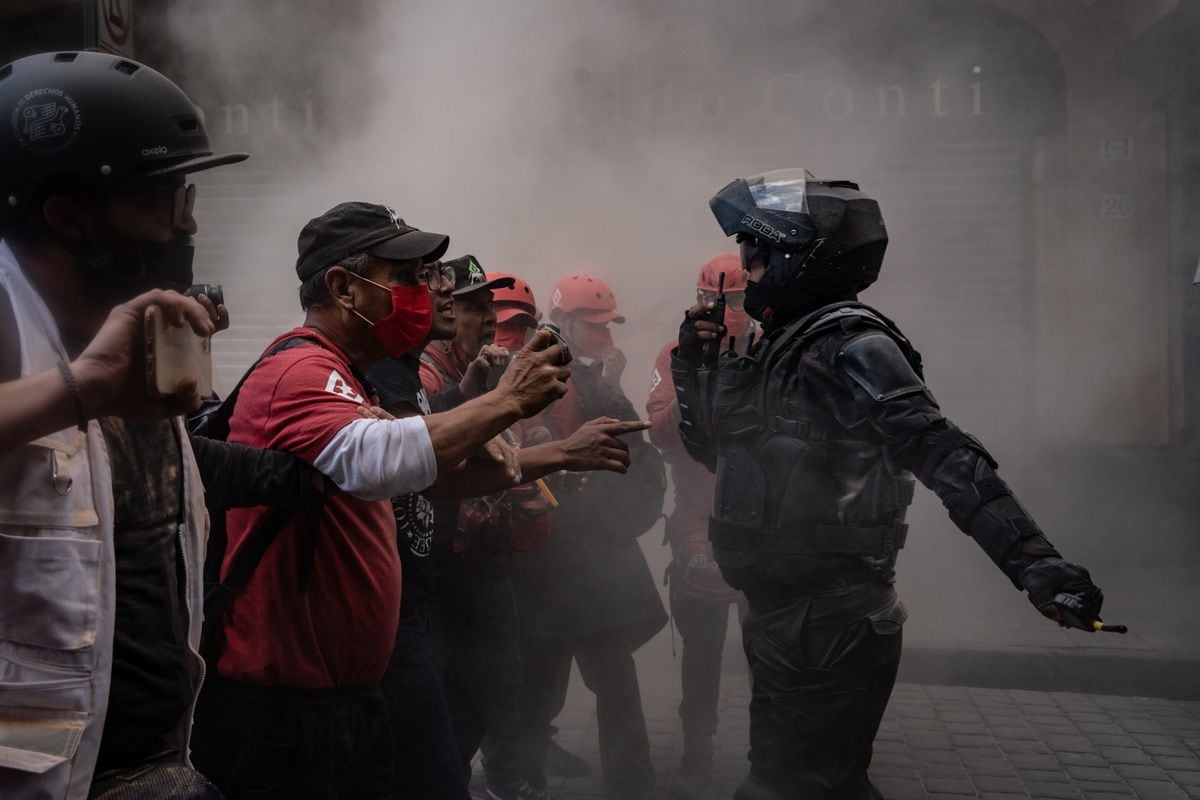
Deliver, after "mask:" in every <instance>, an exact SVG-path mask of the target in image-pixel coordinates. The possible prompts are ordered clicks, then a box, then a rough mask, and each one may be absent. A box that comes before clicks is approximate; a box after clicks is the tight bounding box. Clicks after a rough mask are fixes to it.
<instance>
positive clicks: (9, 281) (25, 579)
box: [0, 241, 208, 800]
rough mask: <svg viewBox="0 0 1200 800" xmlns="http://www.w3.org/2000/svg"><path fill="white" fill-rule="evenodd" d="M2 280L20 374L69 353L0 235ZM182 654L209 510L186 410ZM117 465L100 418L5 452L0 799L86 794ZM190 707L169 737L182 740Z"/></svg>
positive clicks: (198, 589) (97, 718) (105, 644)
mask: <svg viewBox="0 0 1200 800" xmlns="http://www.w3.org/2000/svg"><path fill="white" fill-rule="evenodd" d="M0 286H2V287H3V289H4V291H5V292H6V293H7V294H8V297H9V300H10V302H11V304H12V307H13V312H14V314H15V316H16V323H17V335H18V336H19V339H20V353H21V376H22V377H28V376H30V375H35V374H37V373H40V372H44V371H46V370H50V369H54V368H55V366H56V364H57V363H58V361H59V360H60V359H63V358H66V352H65V350H64V349H63V346H62V342H61V340H60V338H59V334H58V328H57V326H56V325H55V323H54V320H53V318H52V317H51V316H50V312H49V310H48V309H47V308H46V306H45V304H44V303H43V302H42V300H41V298H40V297H39V296H38V294H37V292H36V291H35V290H34V289H33V287H32V286H30V284H29V282H28V281H27V280H26V279H25V276H24V274H23V273H22V271H21V269H20V268H19V267H18V266H17V263H16V261H15V259H14V258H13V255H12V252H11V250H9V248H8V246H7V245H6V244H5V243H4V242H3V241H0ZM176 427H177V432H178V434H179V436H180V440H181V448H180V449H181V451H182V453H183V461H184V463H183V470H182V474H183V481H184V497H185V498H186V502H185V511H184V517H185V519H184V524H183V525H182V526H181V530H180V543H181V551H182V553H183V557H184V563H185V565H186V572H187V587H186V597H187V603H188V613H189V616H190V620H191V623H190V625H189V640H190V642H191V650H192V652H191V653H190V656H191V658H190V664H191V666H192V668H193V676H194V681H195V685H196V687H197V689H198V688H199V684H200V682H201V680H202V678H203V672H204V670H203V663H202V662H201V660H200V656H199V655H198V654H197V652H196V650H197V648H198V647H199V642H200V616H201V611H200V609H201V608H202V604H203V581H202V580H201V578H200V576H201V574H202V572H201V565H202V559H203V557H204V540H205V537H206V535H207V529H208V525H207V523H208V520H207V515H206V512H205V509H204V492H203V488H202V486H201V483H200V475H199V472H198V471H197V469H196V463H195V459H194V457H193V456H192V450H191V446H190V445H189V443H188V438H187V434H186V431H185V430H184V428H183V423H182V420H176ZM114 600H115V584H114V567H113V499H112V476H111V474H110V468H109V461H108V452H107V450H106V448H105V444H104V437H103V435H102V434H101V432H100V427H99V425H98V424H97V423H96V422H95V421H94V420H93V421H92V422H91V423H90V424H89V425H88V430H87V433H86V434H85V433H83V432H82V431H80V430H78V429H77V428H75V427H71V428H66V429H64V430H61V431H58V432H56V433H52V434H50V435H49V436H44V437H42V438H41V439H38V440H36V441H33V442H30V443H29V444H26V445H23V446H21V447H18V448H15V449H13V450H10V451H8V452H4V453H0V798H4V800H62V799H69V800H76V799H78V800H86V797H87V794H88V787H89V784H90V783H91V779H92V771H93V768H94V767H95V764H96V754H97V751H98V749H99V746H100V735H101V732H102V731H103V728H104V714H105V710H106V706H107V703H108V689H109V676H110V673H111V671H112V641H113V614H114V610H113V609H114ZM190 728H191V717H190V714H189V715H188V717H187V718H186V719H184V720H182V721H181V724H180V727H179V729H178V730H177V731H176V741H177V744H178V746H179V747H180V749H181V751H183V752H186V747H187V736H188V733H189V731H190Z"/></svg>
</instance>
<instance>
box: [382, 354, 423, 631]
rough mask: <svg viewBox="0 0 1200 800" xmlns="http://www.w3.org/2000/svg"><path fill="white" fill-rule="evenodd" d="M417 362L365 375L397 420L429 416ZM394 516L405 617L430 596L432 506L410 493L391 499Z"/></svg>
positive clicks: (394, 363)
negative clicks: (402, 572)
mask: <svg viewBox="0 0 1200 800" xmlns="http://www.w3.org/2000/svg"><path fill="white" fill-rule="evenodd" d="M420 366H421V362H420V360H419V359H418V358H417V357H416V356H413V355H405V356H401V357H400V358H385V359H383V360H382V361H379V362H377V363H376V364H375V365H374V366H373V367H371V369H370V370H369V371H368V373H367V378H368V379H369V380H370V382H371V384H372V385H373V386H374V387H375V391H376V392H378V394H379V403H380V405H381V406H382V407H383V408H384V409H385V410H386V411H388V412H389V413H391V414H393V415H395V416H397V417H411V416H413V415H416V414H421V415H422V416H423V415H425V414H428V413H429V399H428V397H426V395H425V389H424V388H422V386H421V374H420ZM392 509H393V511H394V512H395V514H396V533H397V540H396V543H397V545H398V547H399V548H400V562H401V564H402V565H403V570H404V578H403V584H402V585H401V595H400V613H401V614H407V613H408V612H409V611H411V610H412V608H413V603H418V602H419V603H425V602H428V600H429V598H430V596H432V594H433V561H432V559H431V558H430V555H431V554H432V552H433V503H431V502H430V501H429V498H427V497H426V496H425V495H423V494H421V493H419V492H414V493H412V494H403V495H400V496H399V497H396V498H393V500H392Z"/></svg>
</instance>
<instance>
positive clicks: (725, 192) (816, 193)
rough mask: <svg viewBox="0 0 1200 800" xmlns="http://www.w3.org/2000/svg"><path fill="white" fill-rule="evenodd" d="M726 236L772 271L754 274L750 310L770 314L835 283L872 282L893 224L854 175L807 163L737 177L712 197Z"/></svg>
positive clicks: (839, 286)
mask: <svg viewBox="0 0 1200 800" xmlns="http://www.w3.org/2000/svg"><path fill="white" fill-rule="evenodd" d="M708 204H709V207H710V208H712V212H713V214H714V215H715V216H716V218H717V222H718V223H719V224H720V226H721V229H722V230H723V231H725V235H726V236H736V237H737V238H738V242H739V243H741V245H742V252H743V262H744V264H745V266H746V267H747V268H749V267H750V261H751V260H753V259H754V257H755V255H756V254H761V255H762V256H764V262H765V264H766V272H765V273H764V274H763V275H762V277H761V279H760V280H758V281H755V282H751V283H750V285H749V286H748V287H747V292H746V310H747V312H748V313H749V314H750V315H751V316H753V317H755V318H756V319H759V320H763V319H764V318H770V317H772V316H778V315H779V314H780V312H784V313H786V312H787V310H788V309H789V308H791V309H794V308H799V307H803V306H805V305H806V303H807V302H808V301H810V300H811V299H812V298H813V297H816V296H820V295H824V294H829V293H831V292H833V291H836V290H843V289H851V290H853V291H855V292H857V291H860V290H862V289H865V288H866V287H867V286H869V285H871V284H872V283H874V282H875V279H876V278H878V277H879V268H880V265H881V264H882V263H883V253H884V250H885V249H886V248H887V241H888V237H887V229H886V228H885V227H884V224H883V216H882V215H881V214H880V213H879V204H878V203H876V202H875V201H874V200H872V199H871V198H870V197H867V195H865V194H863V193H862V192H861V191H859V188H858V184H856V183H851V182H850V181H825V180H818V179H816V178H815V177H813V175H812V173H810V172H809V171H808V170H804V169H785V170H778V171H776V172H767V173H764V174H762V175H755V176H754V177H751V178H738V179H737V180H735V181H733V182H732V183H730V184H729V185H728V186H726V187H725V188H724V189H722V190H721V191H719V192H717V194H716V195H714V196H713V198H712V200H710V201H709V203H708Z"/></svg>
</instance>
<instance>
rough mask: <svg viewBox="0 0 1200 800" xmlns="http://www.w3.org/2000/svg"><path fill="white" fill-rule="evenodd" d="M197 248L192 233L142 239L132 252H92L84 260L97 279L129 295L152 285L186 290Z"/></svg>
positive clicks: (94, 279)
mask: <svg viewBox="0 0 1200 800" xmlns="http://www.w3.org/2000/svg"><path fill="white" fill-rule="evenodd" d="M195 255H196V248H195V246H193V245H192V239H191V237H190V236H188V237H183V238H181V239H178V240H176V241H173V242H140V243H139V244H137V245H136V246H135V247H134V248H133V249H132V250H131V252H128V253H123V254H120V255H116V254H113V253H101V254H99V255H95V254H92V255H89V256H87V257H86V258H85V259H84V261H85V262H86V264H87V268H88V269H89V270H90V272H91V275H90V277H91V279H92V280H93V281H94V282H97V283H99V284H102V285H104V286H107V287H108V288H109V289H110V290H111V291H113V292H114V293H117V294H129V293H130V292H132V294H129V296H130V297H132V296H133V295H136V294H140V293H141V292H143V291H147V290H149V289H173V290H175V291H177V292H183V291H186V290H187V289H188V287H190V286H191V285H192V283H193V273H192V261H193V259H194V258H195Z"/></svg>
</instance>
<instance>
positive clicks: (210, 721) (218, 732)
mask: <svg viewBox="0 0 1200 800" xmlns="http://www.w3.org/2000/svg"><path fill="white" fill-rule="evenodd" d="M192 760H193V762H194V763H195V765H196V768H197V769H198V770H200V771H201V772H202V773H203V774H204V775H205V776H206V777H207V778H208V779H209V780H211V781H212V782H213V783H215V784H216V785H217V786H218V787H219V788H220V790H221V792H222V794H224V795H225V797H226V798H227V800H273V799H274V798H278V799H279V800H297V799H299V800H306V799H307V798H312V800H390V798H391V796H392V728H391V724H390V722H389V721H388V713H387V706H386V705H385V704H384V701H383V697H382V695H381V694H380V692H379V689H378V687H375V686H351V687H345V688H340V689H327V690H321V689H315V690H307V689H277V688H272V687H264V686H251V685H248V684H243V683H235V682H233V681H227V680H224V679H222V678H219V677H216V676H213V677H210V678H209V680H208V681H207V682H206V683H205V685H204V691H203V693H202V695H201V702H200V705H199V706H198V707H197V711H196V723H195V728H194V730H193V735H192Z"/></svg>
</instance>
